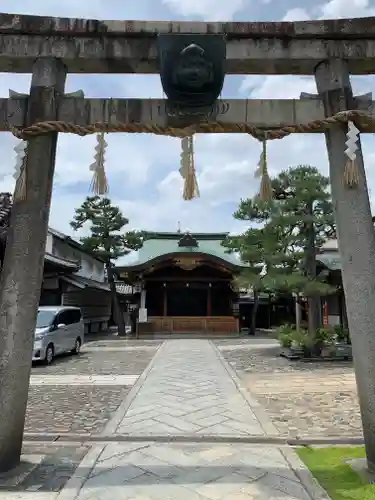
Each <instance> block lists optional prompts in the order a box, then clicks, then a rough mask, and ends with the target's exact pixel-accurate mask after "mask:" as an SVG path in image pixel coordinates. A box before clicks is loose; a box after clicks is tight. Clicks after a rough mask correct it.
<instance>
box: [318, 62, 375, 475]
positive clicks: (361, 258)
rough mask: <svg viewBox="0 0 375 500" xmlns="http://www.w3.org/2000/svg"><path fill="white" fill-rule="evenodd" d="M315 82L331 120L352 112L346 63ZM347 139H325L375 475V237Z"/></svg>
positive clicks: (323, 69)
mask: <svg viewBox="0 0 375 500" xmlns="http://www.w3.org/2000/svg"><path fill="white" fill-rule="evenodd" d="M315 80H316V85H317V88H318V93H319V95H320V97H321V98H322V99H323V102H324V108H325V114H326V116H331V115H333V114H335V113H337V112H339V111H345V110H349V109H353V94H352V88H351V83H350V74H349V71H348V67H347V62H346V61H344V60H342V59H332V60H329V61H323V62H321V63H320V64H318V66H317V67H316V68H315ZM346 133H347V126H346V124H340V125H339V124H338V125H335V126H334V127H332V128H330V129H328V130H327V132H326V133H325V137H326V143H327V150H328V158H329V170H330V180H331V190H332V202H333V209H334V213H335V219H336V226H337V239H338V247H339V251H340V255H341V261H342V279H343V285H344V291H345V297H346V307H347V311H348V323H349V330H350V336H351V340H352V348H353V358H354V368H355V375H356V381H357V388H358V397H359V403H360V409H361V414H362V423H363V433H364V439H365V446H366V455H367V464H368V468H369V469H370V470H372V471H375V231H374V226H373V222H372V217H371V207H370V201H369V196H368V190H367V183H366V175H365V169H364V164H363V156H362V150H361V146H360V141H358V145H359V149H358V151H357V162H358V169H359V178H360V179H359V184H358V186H355V187H353V188H350V187H348V186H347V185H346V184H345V182H344V167H345V162H346V156H345V154H344V150H345V142H346V140H347V138H346Z"/></svg>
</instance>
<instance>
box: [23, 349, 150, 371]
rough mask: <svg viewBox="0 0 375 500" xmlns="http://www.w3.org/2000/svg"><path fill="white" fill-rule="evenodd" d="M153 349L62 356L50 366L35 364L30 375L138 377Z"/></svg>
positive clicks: (104, 351) (105, 351) (148, 361)
mask: <svg viewBox="0 0 375 500" xmlns="http://www.w3.org/2000/svg"><path fill="white" fill-rule="evenodd" d="M156 350H157V349H156V348H155V350H153V349H147V350H146V349H139V350H129V351H120V350H118V351H116V350H110V351H108V350H103V351H102V352H101V351H95V352H90V351H89V350H88V351H87V352H84V351H83V352H82V353H81V354H80V355H79V356H72V355H64V356H59V357H57V358H56V359H55V361H54V363H53V364H52V365H50V366H43V365H40V364H35V365H34V366H33V369H32V372H31V373H32V375H43V374H48V375H78V374H81V375H140V374H141V373H142V372H143V370H144V369H145V368H146V367H147V365H148V364H149V363H150V361H151V360H152V358H153V357H154V355H155V353H156Z"/></svg>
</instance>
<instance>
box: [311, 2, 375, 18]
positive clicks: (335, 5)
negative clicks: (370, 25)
mask: <svg viewBox="0 0 375 500" xmlns="http://www.w3.org/2000/svg"><path fill="white" fill-rule="evenodd" d="M320 8H321V16H322V18H326V19H328V18H350V17H366V16H373V15H375V6H374V5H373V4H372V3H371V2H370V1H369V0H330V1H329V2H327V3H325V4H323V5H322V6H321V7H320Z"/></svg>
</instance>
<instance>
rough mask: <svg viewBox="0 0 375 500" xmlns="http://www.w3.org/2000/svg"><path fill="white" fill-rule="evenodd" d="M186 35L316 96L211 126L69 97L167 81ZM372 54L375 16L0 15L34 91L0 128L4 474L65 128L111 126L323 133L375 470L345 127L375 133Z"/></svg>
mask: <svg viewBox="0 0 375 500" xmlns="http://www.w3.org/2000/svg"><path fill="white" fill-rule="evenodd" d="M183 33H186V34H189V36H190V39H191V41H192V42H194V39H195V37H198V36H201V35H207V36H209V35H213V34H216V35H220V34H221V35H225V45H226V57H225V58H224V61H223V71H224V73H227V74H301V75H307V74H313V75H315V79H316V83H317V88H318V92H319V95H318V96H309V95H302V96H301V99H300V100H225V101H221V100H215V104H214V106H212V107H211V111H210V112H209V113H206V114H205V116H204V119H203V120H202V116H198V115H196V116H195V117H194V116H193V115H194V114H193V113H192V114H191V115H190V117H189V119H188V120H186V116H185V117H184V116H183V115H181V116H180V115H179V113H177V114H176V113H171V110H170V107H169V104H168V101H165V100H158V99H147V100H146V99H84V96H83V93H82V92H77V93H75V94H71V95H70V96H69V95H64V85H65V79H66V75H67V73H121V74H126V73H159V71H160V53H159V50H158V47H159V46H158V43H157V38H158V35H166V34H183ZM374 54H375V18H367V19H351V20H330V21H303V22H294V23H293V22H277V23H242V22H241V23H239V22H230V23H198V22H192V23H190V22H138V21H137V22H136V21H96V20H81V19H65V18H64V19H62V18H61V19H60V18H46V17H37V16H23V15H22V16H20V15H11V14H0V71H5V72H7V71H8V72H9V71H12V72H18V73H32V80H31V87H30V95H29V96H23V95H17V94H15V93H13V92H12V93H11V95H10V97H9V99H0V131H9V130H13V132H14V133H15V134H16V135H17V136H18V137H21V138H24V139H26V140H27V157H26V161H25V171H24V174H25V175H26V176H25V175H24V177H23V181H24V183H23V187H22V196H21V195H20V193H18V196H17V197H16V199H15V202H14V207H13V211H12V217H11V225H10V228H9V232H8V239H7V247H6V253H5V259H4V266H3V269H2V273H1V282H0V307H1V310H0V408H1V412H0V413H1V424H0V471H4V470H7V469H10V468H12V467H14V466H15V465H17V464H18V462H19V459H20V453H21V444H22V434H23V428H24V418H25V411H26V404H27V395H28V382H29V376H30V360H31V352H32V344H33V335H34V326H35V321H36V311H37V306H38V302H39V295H40V290H41V281H42V272H43V256H44V251H45V244H46V235H47V225H48V217H49V210H50V200H51V191H52V183H53V175H54V164H55V154H56V143H57V136H58V132H71V133H78V134H81V135H85V134H87V133H95V132H103V131H121V132H151V133H160V134H166V133H169V134H174V135H176V136H189V135H191V134H192V132H195V133H196V132H203V133H206V132H211V133H212V132H214V133H220V132H233V133H236V132H237V133H249V134H251V135H254V136H256V137H257V138H262V137H263V138H264V137H265V132H266V137H267V138H268V139H272V138H281V137H283V136H285V135H288V134H290V133H300V132H312V133H316V132H322V133H325V137H326V143H327V149H328V156H329V164H330V179H331V187H332V199H333V205H334V210H335V214H336V222H337V233H338V241H339V248H340V253H341V258H342V275H343V283H344V289H345V295H346V299H347V311H348V319H349V327H350V333H351V338H352V344H353V352H354V359H355V371H356V378H357V385H358V393H359V400H360V406H361V412H362V419H363V425H364V436H365V443H366V450H367V457H368V464H369V466H370V467H371V468H375V384H374V380H375V335H374V332H373V331H372V329H373V328H374V325H375V307H374V304H375V234H374V230H373V224H372V220H371V210H370V203H369V197H368V192H367V185H366V178H365V171H364V166H363V159H362V153H361V148H360V142H359V141H358V142H357V146H358V149H357V158H356V166H355V168H353V169H352V171H350V172H347V173H346V175H344V166H345V163H346V161H345V159H346V157H345V154H344V151H345V148H346V145H345V143H346V140H347V132H348V127H347V124H346V122H352V121H355V123H356V125H357V127H358V128H359V129H360V130H361V132H374V131H375V127H374V119H375V117H374V116H373V114H372V101H371V100H370V99H371V98H369V97H368V96H364V97H362V98H354V97H353V95H352V89H351V83H350V74H375V58H374ZM216 97H217V96H216ZM348 110H351V113H349V114H348V113H345V112H346V111H348ZM46 122H48V123H46ZM57 122H58V123H57ZM35 124H38V125H36V126H35ZM186 127H188V128H186ZM354 136H355V137H354V139H353V141H352V142H356V141H355V139H356V134H355V131H354ZM354 149H355V147H354ZM351 155H352V158H354V156H355V153H354V152H353V151H352V153H351ZM263 173H265V172H263Z"/></svg>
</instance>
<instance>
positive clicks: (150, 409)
mask: <svg viewBox="0 0 375 500" xmlns="http://www.w3.org/2000/svg"><path fill="white" fill-rule="evenodd" d="M116 432H117V433H126V434H137V435H147V436H152V435H163V434H168V435H169V434H173V435H179V434H204V435H223V434H224V435H225V434H226V435H232V436H233V435H236V436H238V435H249V434H251V435H254V434H258V435H259V434H264V430H263V428H262V426H261V424H260V422H259V421H258V420H257V418H256V416H255V415H254V413H253V411H252V409H251V407H250V406H249V404H248V402H247V401H246V399H245V398H244V396H243V395H242V394H241V393H240V392H239V391H238V388H237V387H236V385H235V382H234V381H233V379H232V378H231V377H230V376H229V374H228V371H227V369H226V368H225V366H224V365H223V363H222V362H221V361H220V359H219V353H218V351H217V349H216V348H215V346H214V345H213V344H212V343H210V342H209V341H208V340H170V341H168V342H165V344H164V345H163V346H162V347H161V348H160V351H159V353H158V354H157V357H156V359H155V361H154V364H153V366H152V369H151V371H150V373H149V374H148V377H147V378H146V380H145V382H144V384H143V385H142V387H141V388H140V390H139V392H138V394H137V395H136V397H135V398H134V400H133V401H132V403H131V404H130V407H129V408H127V409H126V413H125V414H124V417H123V419H122V420H121V421H120V422H119V425H118V428H117V429H116Z"/></svg>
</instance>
